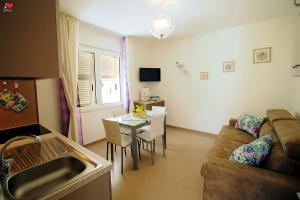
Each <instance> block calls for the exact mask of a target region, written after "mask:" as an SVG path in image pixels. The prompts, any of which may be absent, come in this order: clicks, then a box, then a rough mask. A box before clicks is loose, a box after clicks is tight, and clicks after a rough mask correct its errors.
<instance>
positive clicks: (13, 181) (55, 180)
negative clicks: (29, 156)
mask: <svg viewBox="0 0 300 200" xmlns="http://www.w3.org/2000/svg"><path fill="white" fill-rule="evenodd" d="M65 145H66V147H68V149H69V151H68V152H67V153H65V154H64V155H62V156H61V157H58V158H56V159H54V160H50V161H47V162H44V163H42V164H39V165H35V166H33V167H31V168H28V169H25V170H23V171H20V172H18V173H16V174H13V175H11V176H9V177H8V178H6V180H4V182H3V183H2V185H3V186H5V187H3V190H5V194H6V195H5V196H6V197H7V198H8V199H12V200H35V199H44V198H47V199H48V197H49V196H51V195H52V194H53V193H55V192H56V191H57V190H59V189H61V188H63V187H65V186H67V185H69V184H72V183H73V182H74V181H76V180H79V179H80V178H82V177H84V176H85V175H87V174H88V173H90V172H92V171H93V170H94V169H95V168H99V167H102V166H101V165H99V164H96V162H94V161H93V160H92V159H91V158H88V157H86V156H85V155H84V154H82V153H81V152H79V151H77V150H76V149H74V148H72V147H71V146H68V145H67V144H65Z"/></svg>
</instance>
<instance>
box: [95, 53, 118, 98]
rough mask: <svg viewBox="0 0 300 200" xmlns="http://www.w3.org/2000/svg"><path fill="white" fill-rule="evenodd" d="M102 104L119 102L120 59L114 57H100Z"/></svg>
mask: <svg viewBox="0 0 300 200" xmlns="http://www.w3.org/2000/svg"><path fill="white" fill-rule="evenodd" d="M100 67H101V80H102V103H103V104H108V103H116V102H120V101H121V95H120V94H121V91H120V58H119V57H116V56H107V55H101V56H100Z"/></svg>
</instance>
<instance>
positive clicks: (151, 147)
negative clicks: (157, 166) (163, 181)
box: [147, 141, 154, 165]
mask: <svg viewBox="0 0 300 200" xmlns="http://www.w3.org/2000/svg"><path fill="white" fill-rule="evenodd" d="M147 145H148V143H147ZM150 150H151V163H152V165H154V160H153V145H152V141H151V142H150Z"/></svg>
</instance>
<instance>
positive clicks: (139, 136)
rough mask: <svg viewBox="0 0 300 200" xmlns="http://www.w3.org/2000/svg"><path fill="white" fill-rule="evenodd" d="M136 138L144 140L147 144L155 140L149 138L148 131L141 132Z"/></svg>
mask: <svg viewBox="0 0 300 200" xmlns="http://www.w3.org/2000/svg"><path fill="white" fill-rule="evenodd" d="M137 137H138V138H141V139H143V140H145V141H147V142H151V141H153V140H154V139H155V138H153V137H151V133H150V132H149V131H145V132H142V133H141V134H139V135H138V136H137Z"/></svg>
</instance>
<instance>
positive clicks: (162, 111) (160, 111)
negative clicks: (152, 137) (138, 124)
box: [142, 106, 167, 153]
mask: <svg viewBox="0 0 300 200" xmlns="http://www.w3.org/2000/svg"><path fill="white" fill-rule="evenodd" d="M151 109H152V110H151V113H152V114H166V111H167V108H166V107H163V106H152V108H151ZM147 128H148V129H149V127H144V129H147ZM142 146H143V149H144V143H142ZM164 146H165V145H164ZM147 150H148V143H147ZM154 153H155V145H154Z"/></svg>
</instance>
